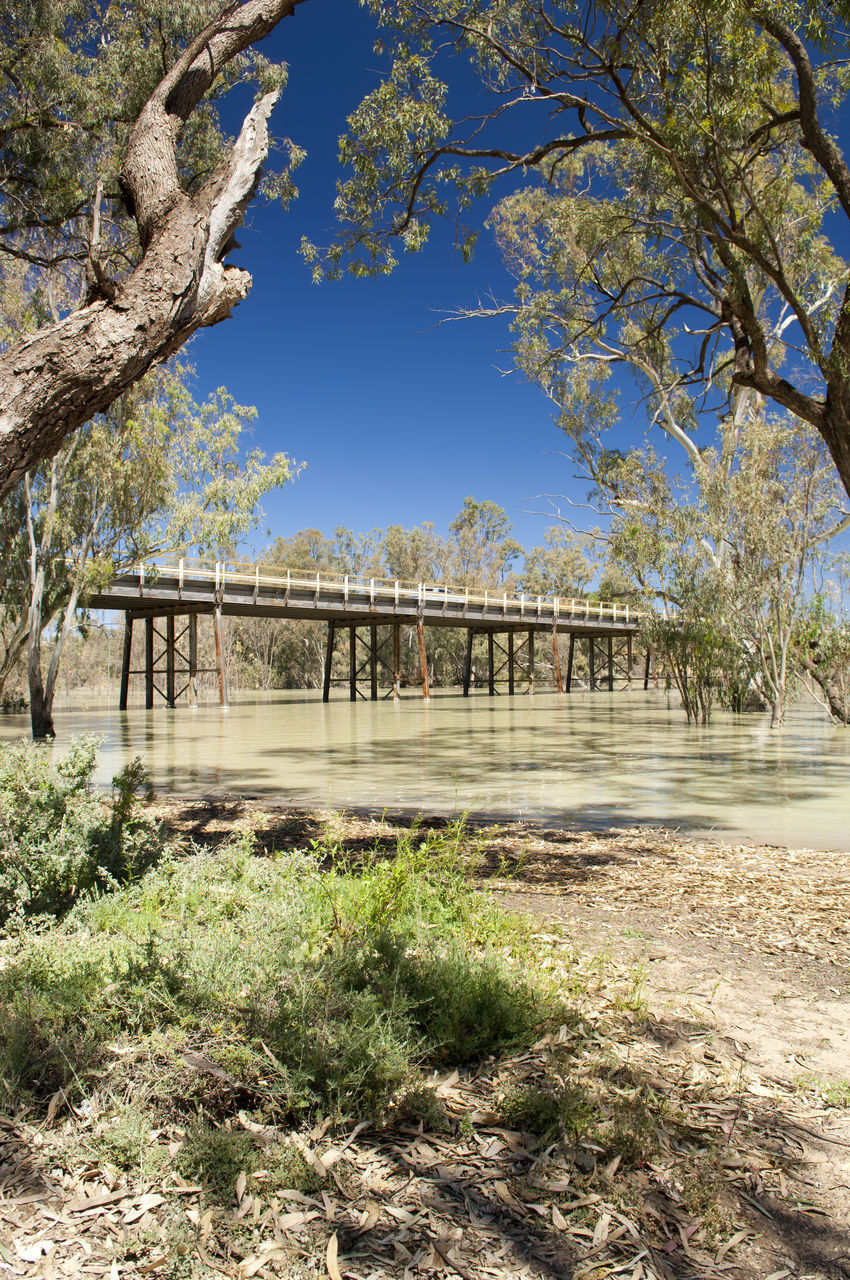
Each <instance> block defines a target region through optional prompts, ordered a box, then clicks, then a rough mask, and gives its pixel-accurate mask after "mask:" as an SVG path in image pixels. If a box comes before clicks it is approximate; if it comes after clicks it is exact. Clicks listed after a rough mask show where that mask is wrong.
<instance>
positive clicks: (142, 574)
mask: <svg viewBox="0 0 850 1280" xmlns="http://www.w3.org/2000/svg"><path fill="white" fill-rule="evenodd" d="M144 589H145V562H144V560H143V561H142V563H141V564H140V565H139V594H141V593H142V592H143V591H144Z"/></svg>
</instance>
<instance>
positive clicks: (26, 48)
mask: <svg viewBox="0 0 850 1280" xmlns="http://www.w3.org/2000/svg"><path fill="white" fill-rule="evenodd" d="M297 3H298V0H246V2H245V3H242V4H239V3H234V4H230V5H227V6H226V7H225V8H223V9H222V8H220V7H219V5H218V4H217V3H214V2H213V0H176V3H168V4H166V3H164V2H163V0H137V2H136V3H133V4H131V5H125V6H115V5H108V4H105V3H101V2H100V0H73V2H72V0H38V2H37V3H36V2H28V0H24V3H18V2H17V0H14V3H12V2H11V0H3V2H2V3H0V29H2V33H3V53H2V55H0V57H2V69H3V75H2V76H0V120H2V128H0V272H2V274H3V281H4V285H6V284H10V283H11V284H13V285H14V286H15V288H16V289H17V291H18V293H19V295H20V297H21V301H22V309H21V317H22V319H23V320H24V322H25V324H26V325H27V326H28V327H29V329H30V332H28V333H26V335H22V334H21V333H20V331H19V330H18V331H17V332H7V335H6V344H5V350H3V351H2V353H0V392H2V403H3V407H2V413H0V497H2V496H4V495H5V494H7V493H9V492H10V491H11V489H12V488H14V486H15V484H16V483H17V482H18V481H19V480H20V479H21V478H22V476H23V474H24V472H25V471H26V470H27V468H28V467H30V466H31V465H32V464H33V463H35V462H37V461H38V460H39V459H40V458H43V457H47V456H50V455H52V454H54V453H55V452H56V451H57V449H58V448H59V447H60V445H61V443H62V440H63V439H64V438H65V436H67V435H68V434H69V433H71V432H72V431H74V430H75V429H76V428H77V427H79V426H80V425H82V424H83V423H84V422H87V421H88V420H89V419H90V418H92V417H93V416H94V415H95V414H96V413H98V412H102V411H104V410H106V409H107V408H108V407H109V405H110V404H112V403H113V401H115V400H116V399H117V398H118V396H120V395H121V394H122V392H124V391H125V390H127V388H129V387H130V386H132V385H133V384H134V383H135V382H136V381H137V380H138V379H139V378H141V377H142V376H143V375H144V373H145V372H146V371H147V370H148V369H149V368H150V367H151V366H152V365H153V364H155V363H157V362H159V361H161V360H163V359H165V358H166V357H167V356H169V355H171V354H172V353H173V352H174V351H176V350H177V349H178V348H179V347H180V346H181V345H182V343H184V342H185V341H186V339H187V338H188V337H190V336H191V334H192V333H194V332H195V331H196V330H197V329H198V328H201V327H203V326H204V325H210V324H215V323H216V322H217V321H218V320H221V319H223V318H224V317H225V316H227V315H229V313H230V311H231V310H232V308H233V307H234V306H235V305H236V303H238V302H239V301H240V300H241V299H242V298H244V297H245V296H246V295H247V292H248V290H249V288H250V277H249V276H248V274H247V273H246V272H244V271H242V270H240V269H238V268H236V267H231V266H229V265H227V263H226V258H227V256H228V254H229V253H230V251H231V250H232V248H233V247H234V240H233V232H234V230H235V228H236V227H237V226H238V225H239V223H240V222H241V220H242V217H243V215H244V212H245V209H246V207H247V204H248V202H249V200H250V199H251V197H252V196H253V195H254V193H255V191H256V190H257V187H258V185H259V184H260V180H261V167H262V164H263V161H264V159H265V157H266V153H267V150H268V130H267V122H268V117H269V114H270V112H271V110H272V108H273V106H274V104H275V102H276V101H277V98H278V95H279V93H280V91H281V88H282V85H283V82H284V80H285V69H284V68H283V66H281V65H275V64H273V63H270V62H269V61H268V59H267V58H265V57H264V56H263V55H261V54H259V53H258V52H257V51H256V50H255V49H254V48H253V46H254V44H255V43H256V41H258V40H260V39H261V38H262V37H263V36H265V35H267V34H268V33H269V31H271V30H272V29H273V28H274V27H275V26H276V25H277V23H278V22H279V21H280V20H281V19H282V18H284V17H286V16H289V15H291V14H292V13H293V12H294V9H295V7H296V4H297ZM246 84H247V85H249V86H251V87H252V88H253V91H254V93H255V95H256V96H255V102H254V106H253V107H252V108H251V110H250V111H249V112H248V115H247V116H246V118H245V121H244V123H243V126H242V129H241V131H240V133H239V136H238V137H237V139H236V140H235V141H233V142H231V141H229V140H228V139H227V137H226V135H225V133H224V131H223V130H222V127H221V125H220V122H219V117H218V103H219V101H220V99H221V97H222V96H223V95H224V94H225V93H226V92H227V91H228V90H229V89H230V88H232V87H234V86H237V85H246ZM298 158H299V157H298V153H297V151H296V150H295V149H292V150H291V152H290V159H291V161H292V162H293V163H296V162H297V160H298ZM265 190H266V193H267V194H269V195H275V196H279V197H282V198H283V199H286V198H287V197H288V196H289V195H290V194H291V192H292V185H291V181H290V177H289V171H288V168H285V169H284V172H283V174H282V175H279V176H278V177H276V178H274V179H266V185H265Z"/></svg>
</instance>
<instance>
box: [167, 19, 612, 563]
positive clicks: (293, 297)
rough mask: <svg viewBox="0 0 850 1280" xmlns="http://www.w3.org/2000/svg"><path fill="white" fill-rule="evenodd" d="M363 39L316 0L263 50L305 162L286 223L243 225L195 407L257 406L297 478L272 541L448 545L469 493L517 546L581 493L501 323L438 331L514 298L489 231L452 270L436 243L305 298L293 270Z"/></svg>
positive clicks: (319, 219)
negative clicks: (557, 499)
mask: <svg viewBox="0 0 850 1280" xmlns="http://www.w3.org/2000/svg"><path fill="white" fill-rule="evenodd" d="M372 38H373V27H372V22H371V19H370V18H369V16H368V14H367V13H366V12H365V11H364V10H362V9H360V8H359V7H358V6H357V5H353V4H351V0H323V2H322V4H304V5H301V6H300V7H299V8H298V9H297V10H296V12H295V16H294V18H292V19H289V20H287V21H286V22H284V23H282V24H281V26H280V27H279V28H278V30H277V31H276V32H275V33H274V35H273V36H272V37H270V39H269V40H268V41H267V42H266V47H267V48H268V51H269V52H270V53H271V54H272V55H273V56H275V57H278V56H283V57H284V58H285V60H286V61H287V62H288V63H289V66H290V77H289V84H288V86H287V89H286V91H285V93H284V95H283V98H282V99H281V102H280V103H279V105H278V107H277V108H276V110H275V113H274V115H273V117H272V130H273V133H275V134H277V135H278V136H282V135H287V136H290V137H292V139H293V140H294V141H295V142H297V143H299V144H300V145H301V146H303V147H305V148H306V149H307V152H308V155H307V159H306V161H305V162H304V164H303V165H302V167H301V168H300V169H299V171H298V173H297V175H296V180H297V183H298V187H299V190H300V192H301V194H300V197H299V199H298V200H297V201H295V202H294V203H293V205H292V206H291V208H290V209H289V211H288V212H285V213H284V212H282V211H281V210H280V208H279V207H274V208H269V207H262V206H258V205H254V206H253V207H252V209H251V210H250V211H249V215H248V219H247V224H246V226H245V227H244V228H243V229H242V231H241V232H240V234H239V236H238V239H239V240H240V243H241V244H242V249H241V250H240V251H239V252H237V253H236V254H234V256H233V258H232V259H231V261H233V262H236V263H238V264H239V265H241V266H245V267H246V268H247V269H248V270H249V271H251V273H252V275H253V278H254V285H253V289H252V291H251V294H250V296H249V298H248V299H247V301H245V302H244V303H243V304H242V305H241V306H240V307H238V308H237V310H236V312H235V313H234V316H233V318H231V319H230V320H228V321H226V322H224V323H223V324H220V325H218V326H216V327H215V328H214V329H210V330H206V331H204V332H202V333H201V334H199V335H198V337H197V338H196V339H195V341H194V342H193V344H192V346H191V348H190V357H191V359H192V361H193V363H194V365H195V367H196V370H197V375H198V383H197V393H198V395H199V397H200V396H203V395H205V394H206V393H207V392H208V391H211V390H213V389H214V388H215V387H217V386H219V385H226V386H227V388H228V389H229V390H230V391H231V392H232V394H233V395H234V396H235V397H236V399H237V400H238V401H240V402H241V403H243V404H254V405H256V406H257V409H258V411H259V417H258V421H257V424H256V427H255V432H254V440H253V443H255V444H258V445H259V446H260V447H262V448H263V449H265V450H267V451H268V452H272V451H275V450H278V449H282V450H284V451H285V452H287V453H289V454H290V455H291V456H292V457H293V458H296V459H298V460H299V461H303V462H306V463H307V468H306V470H305V471H304V472H303V473H302V474H301V476H300V477H299V478H298V479H297V480H296V482H295V483H294V484H292V485H290V486H288V487H287V488H286V490H284V491H283V492H281V493H280V494H277V495H273V496H270V497H269V499H268V500H267V501H266V502H265V504H264V506H265V511H266V525H267V526H268V527H269V528H270V529H271V531H272V534H273V535H278V534H281V535H284V536H286V535H288V534H291V533H294V532H295V531H296V530H297V529H301V528H305V527H308V526H315V527H317V528H320V529H322V530H323V531H324V532H325V533H327V534H330V533H331V532H332V531H333V529H334V527H336V526H337V525H346V526H348V527H349V528H352V529H355V530H358V531H365V530H367V529H370V528H372V527H374V526H376V525H377V526H381V527H386V526H387V525H389V524H403V525H405V526H408V527H409V526H411V525H413V524H418V523H420V522H422V521H423V520H432V521H433V522H434V523H435V525H436V526H437V528H438V529H439V530H442V531H444V530H445V528H446V526H447V525H448V522H449V521H450V520H451V519H452V518H453V517H454V516H455V515H456V514H457V512H458V511H459V510H460V508H461V506H462V505H463V499H464V497H465V496H466V495H467V494H473V495H474V496H475V497H476V498H478V499H483V498H489V499H491V500H492V501H494V502H497V503H499V504H500V505H501V506H503V507H504V508H505V509H506V511H507V512H508V515H509V517H510V519H511V520H512V521H513V523H514V532H515V535H516V536H517V537H518V538H519V539H520V541H521V542H523V544H524V545H526V546H531V545H533V544H534V543H537V542H540V541H541V540H542V536H543V532H544V530H545V528H546V526H547V524H550V523H552V520H551V518H546V517H544V516H541V515H533V514H530V512H532V511H533V510H541V509H542V508H543V507H544V506H545V503H541V502H539V501H535V500H534V499H535V495H537V494H540V493H543V492H554V493H563V492H566V491H571V492H573V493H574V494H575V496H576V497H578V498H579V499H581V498H582V497H583V495H584V492H585V489H586V487H587V486H586V485H585V484H584V483H583V482H580V483H576V482H575V481H574V480H573V479H572V474H573V470H574V469H573V467H572V466H571V464H570V463H569V462H567V461H566V460H565V459H564V458H562V457H560V456H556V455H557V454H558V451H559V450H560V449H561V447H562V443H563V438H562V436H561V434H560V432H559V431H558V430H557V429H556V427H555V426H554V424H553V423H552V419H551V414H550V410H549V406H548V405H547V402H546V401H545V399H544V398H543V396H542V395H541V394H540V392H539V391H537V390H535V389H534V388H533V387H531V386H529V385H528V384H526V383H524V382H523V381H522V380H521V378H520V376H519V375H517V374H513V375H508V376H505V375H504V373H503V372H501V371H502V370H505V369H508V368H510V365H511V356H510V352H509V349H508V348H509V342H510V336H509V333H508V329H507V325H506V323H505V322H504V321H502V320H498V319H494V320H464V321H453V322H450V323H447V324H442V325H440V324H439V321H440V319H441V317H442V316H444V315H445V314H446V313H451V312H452V311H453V310H455V309H457V308H459V307H463V306H469V305H474V304H475V302H476V300H477V299H478V298H479V297H482V296H484V295H486V294H487V293H488V292H489V291H491V290H492V291H494V292H495V293H496V294H497V295H499V296H501V297H504V298H507V297H509V296H510V293H511V282H510V279H509V278H508V276H507V275H506V273H505V272H504V270H503V268H502V266H501V263H500V260H499V256H498V254H497V252H496V250H495V247H494V246H493V244H492V241H491V240H490V239H489V237H488V236H487V233H484V234H483V235H482V237H481V241H480V243H479V247H478V248H477V250H476V253H475V257H474V259H473V261H472V263H471V264H465V263H463V262H462V260H461V259H460V256H459V255H457V256H456V255H455V253H454V251H453V247H452V243H451V234H450V230H449V229H448V228H446V227H443V228H440V229H438V231H437V233H436V234H435V235H434V237H433V239H432V242H431V243H430V244H429V246H428V247H427V248H426V250H425V251H424V252H422V253H420V254H416V255H410V256H408V257H404V258H403V259H402V260H401V262H400V264H399V266H398V267H397V269H396V271H395V272H394V274H393V275H392V276H391V277H389V278H384V279H379V280H354V279H346V280H343V281H341V282H338V283H326V284H322V285H314V284H313V283H312V280H311V275H310V269H309V268H308V267H307V266H306V265H305V264H304V262H303V261H302V260H301V258H300V257H299V255H298V246H299V244H300V240H301V236H302V235H303V234H307V235H308V236H309V237H310V238H311V239H312V240H314V241H316V242H317V243H320V244H321V243H327V242H328V240H329V238H330V235H331V233H332V226H333V199H334V194H335V189H334V186H335V181H336V177H337V175H338V166H337V161H336V153H337V139H338V136H339V134H340V133H341V132H342V131H343V129H344V127H345V118H346V115H347V114H348V113H349V112H350V111H352V110H353V109H354V107H356V105H357V103H358V102H359V101H360V99H361V98H362V96H363V95H364V93H366V92H368V90H369V89H370V88H372V87H373V86H374V85H375V84H376V83H377V71H378V59H377V58H376V57H375V55H374V54H373V53H372ZM234 127H236V125H235V122H234ZM484 212H486V210H484V209H483V210H482V214H483V213H484ZM254 541H255V542H261V541H263V538H262V536H261V535H258V536H257V537H255V539H254Z"/></svg>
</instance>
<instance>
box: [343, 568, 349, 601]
mask: <svg viewBox="0 0 850 1280" xmlns="http://www.w3.org/2000/svg"><path fill="white" fill-rule="evenodd" d="M342 596H343V599H344V600H345V603H346V604H348V574H345V576H344V578H343V580H342Z"/></svg>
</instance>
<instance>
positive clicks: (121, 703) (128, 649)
mask: <svg viewBox="0 0 850 1280" xmlns="http://www.w3.org/2000/svg"><path fill="white" fill-rule="evenodd" d="M132 652H133V615H132V613H125V614H124V652H123V654H122V657H121V692H120V694H119V695H118V709H119V711H126V710H127V695H128V693H129V690H130V655H131V653H132Z"/></svg>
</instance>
